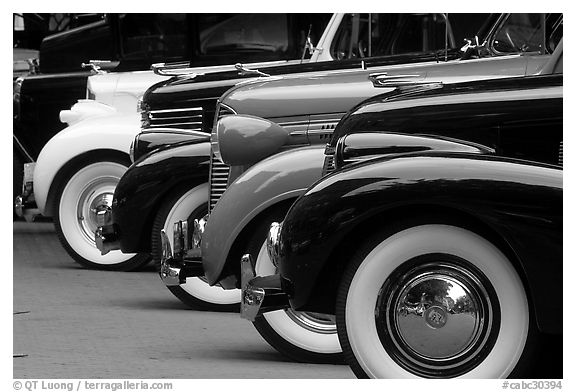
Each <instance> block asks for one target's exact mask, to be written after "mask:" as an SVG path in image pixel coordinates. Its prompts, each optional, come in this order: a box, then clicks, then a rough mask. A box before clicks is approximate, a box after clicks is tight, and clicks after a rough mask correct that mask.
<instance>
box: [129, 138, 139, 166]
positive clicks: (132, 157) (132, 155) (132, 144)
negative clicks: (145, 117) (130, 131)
mask: <svg viewBox="0 0 576 392" xmlns="http://www.w3.org/2000/svg"><path fill="white" fill-rule="evenodd" d="M136 137H138V136H136ZM134 141H135V140H132V143H130V162H132V163H134Z"/></svg>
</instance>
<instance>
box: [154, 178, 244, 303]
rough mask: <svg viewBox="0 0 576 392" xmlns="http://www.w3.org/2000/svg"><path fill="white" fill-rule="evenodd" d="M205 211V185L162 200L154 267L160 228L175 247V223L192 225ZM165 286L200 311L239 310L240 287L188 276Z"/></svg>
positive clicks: (159, 251)
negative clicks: (228, 287) (234, 287)
mask: <svg viewBox="0 0 576 392" xmlns="http://www.w3.org/2000/svg"><path fill="white" fill-rule="evenodd" d="M207 212H208V184H202V185H199V186H197V187H195V188H193V189H188V188H180V189H179V190H176V191H174V192H171V194H170V196H169V197H168V198H167V199H166V200H165V201H164V202H163V203H162V207H161V208H160V209H159V211H158V214H157V215H156V218H155V220H154V225H153V228H152V258H153V259H154V263H155V264H156V266H159V265H160V257H161V254H162V246H161V241H160V230H162V229H164V230H165V232H166V234H167V236H168V239H169V241H170V245H171V246H172V248H174V244H173V243H172V241H173V233H174V223H176V222H178V221H180V220H188V221H189V222H190V225H189V227H193V225H192V222H193V221H194V219H200V218H202V217H203V216H204V215H206V213H207ZM168 289H169V290H170V292H172V294H174V295H175V296H176V297H177V298H178V299H179V300H180V301H182V302H183V303H184V304H186V305H188V306H190V307H192V308H196V309H203V310H212V311H238V310H239V309H240V290H238V289H235V290H224V289H223V288H222V287H220V286H210V285H209V284H208V282H207V281H206V279H205V278H204V277H196V278H188V279H186V283H185V284H182V285H180V286H169V287H168Z"/></svg>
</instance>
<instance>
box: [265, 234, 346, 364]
mask: <svg viewBox="0 0 576 392" xmlns="http://www.w3.org/2000/svg"><path fill="white" fill-rule="evenodd" d="M255 270H256V275H257V276H267V275H273V274H275V273H276V267H274V265H273V264H272V261H271V260H270V257H269V256H268V252H267V251H266V244H265V243H264V244H263V245H262V246H261V247H260V250H259V252H258V258H257V261H256V268H255ZM254 326H255V327H256V329H257V330H258V332H260V334H261V335H262V337H263V338H264V339H265V340H266V341H267V342H268V343H269V344H270V345H271V346H272V347H274V348H275V349H276V350H278V351H279V352H280V353H282V354H284V355H285V356H287V357H289V358H291V359H293V360H295V361H298V362H309V363H342V362H343V356H342V349H341V348H340V343H339V341H338V334H337V331H336V320H335V318H334V317H333V316H331V315H325V314H319V313H311V312H297V311H294V310H292V309H286V310H277V311H274V312H268V313H264V314H263V315H261V316H259V317H257V318H256V320H255V321H254Z"/></svg>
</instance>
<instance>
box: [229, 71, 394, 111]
mask: <svg viewBox="0 0 576 392" xmlns="http://www.w3.org/2000/svg"><path fill="white" fill-rule="evenodd" d="M369 73H370V72H368V71H357V70H354V71H343V72H337V73H330V74H316V75H310V76H306V77H290V76H287V77H281V78H266V79H264V78H262V79H261V80H257V81H253V82H249V83H242V84H240V85H237V86H236V87H235V88H233V89H231V90H229V91H228V92H226V93H225V94H224V95H223V96H222V97H221V98H220V101H221V102H222V103H224V104H226V105H227V106H229V107H230V108H232V109H233V110H234V111H235V112H236V113H237V114H250V115H254V116H258V117H264V118H279V117H290V116H299V115H309V114H324V113H340V112H346V111H348V110H349V109H350V108H352V107H353V106H354V105H356V104H358V103H359V102H361V101H363V100H365V99H366V98H369V97H372V96H374V95H376V94H381V93H383V91H382V89H376V88H374V86H373V85H372V82H371V81H370V80H368V75H369ZM390 90H392V89H390Z"/></svg>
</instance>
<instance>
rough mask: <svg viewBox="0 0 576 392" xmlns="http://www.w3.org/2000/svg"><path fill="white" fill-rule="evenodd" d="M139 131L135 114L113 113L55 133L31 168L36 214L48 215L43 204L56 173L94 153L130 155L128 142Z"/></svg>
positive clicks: (49, 212) (47, 208)
mask: <svg viewBox="0 0 576 392" xmlns="http://www.w3.org/2000/svg"><path fill="white" fill-rule="evenodd" d="M139 131H140V119H139V118H138V115H137V114H132V115H126V114H115V115H110V116H104V117H96V118H88V119H86V120H84V121H80V122H79V123H76V124H74V125H72V126H69V127H67V128H65V129H63V130H62V131H60V132H58V133H57V134H56V135H55V136H54V137H53V138H52V139H50V140H49V141H48V143H47V144H46V145H45V146H44V148H42V151H40V155H39V156H38V161H37V162H36V168H35V169H34V195H35V197H36V204H37V205H38V209H39V210H40V213H42V214H43V215H45V216H51V215H52V211H51V209H50V206H47V205H46V201H47V199H48V194H49V192H50V188H51V187H52V186H53V182H54V179H55V178H56V176H57V174H58V172H59V171H60V170H61V169H62V168H63V167H64V166H65V165H66V163H68V162H69V161H70V160H72V159H73V158H75V157H77V156H79V155H81V154H84V153H87V152H90V151H95V150H114V151H119V152H123V153H126V155H128V154H129V152H130V143H131V142H132V140H133V139H134V136H136V135H137V134H138V132H139Z"/></svg>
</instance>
